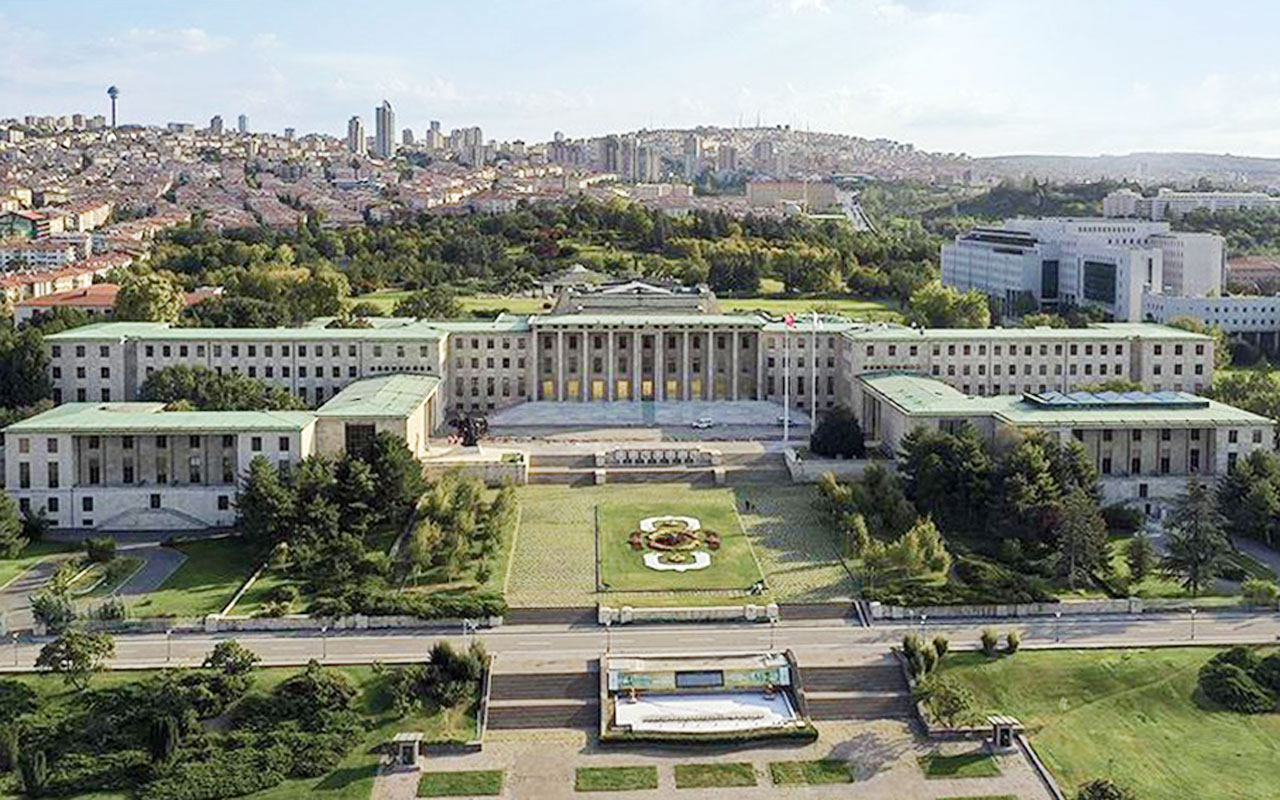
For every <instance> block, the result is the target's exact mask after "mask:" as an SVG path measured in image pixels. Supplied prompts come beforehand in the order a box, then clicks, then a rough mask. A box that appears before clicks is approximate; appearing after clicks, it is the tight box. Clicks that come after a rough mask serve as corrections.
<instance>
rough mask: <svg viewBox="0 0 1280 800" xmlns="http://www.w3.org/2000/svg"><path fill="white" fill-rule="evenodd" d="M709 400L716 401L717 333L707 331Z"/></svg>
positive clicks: (712, 330) (711, 329)
mask: <svg viewBox="0 0 1280 800" xmlns="http://www.w3.org/2000/svg"><path fill="white" fill-rule="evenodd" d="M706 369H707V381H706V383H707V399H708V400H715V399H716V331H715V328H710V329H708V330H707V366H706Z"/></svg>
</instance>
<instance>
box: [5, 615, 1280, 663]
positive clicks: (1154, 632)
mask: <svg viewBox="0 0 1280 800" xmlns="http://www.w3.org/2000/svg"><path fill="white" fill-rule="evenodd" d="M1192 625H1193V623H1192V617H1191V615H1190V614H1168V615H1151V614H1148V615H1141V616H1127V615H1126V616H1096V617H1083V618H1074V619H1067V618H1063V619H1062V620H1061V621H1060V622H1057V621H1055V620H1054V619H1053V618H1038V619H1034V620H966V621H955V622H945V623H934V622H930V623H929V624H928V625H927V626H926V627H925V628H924V629H923V633H924V634H925V635H926V636H933V635H934V634H935V633H939V632H941V633H945V634H946V635H947V636H948V637H949V638H950V640H951V646H952V648H954V649H968V648H974V647H976V646H977V642H978V638H979V636H980V634H981V632H982V630H983V628H986V627H993V628H995V629H997V630H999V631H1000V632H1001V633H1002V634H1003V633H1005V632H1007V631H1010V630H1014V629H1016V630H1018V631H1020V632H1021V633H1022V637H1023V647H1025V648H1036V647H1055V646H1058V647H1061V646H1065V647H1134V646H1144V645H1168V644H1214V645H1226V644H1246V643H1256V644H1262V643H1273V642H1280V614H1276V613H1226V612H1218V613H1207V612H1201V613H1200V614H1198V615H1197V617H1196V619H1195V621H1194V627H1195V630H1194V639H1193V638H1192V635H1193V631H1192ZM908 631H915V632H920V631H921V626H920V625H919V624H918V623H916V624H897V623H885V624H883V625H877V626H876V627H873V628H869V629H868V628H861V627H858V626H856V625H852V624H847V623H843V622H834V621H833V622H828V623H803V622H795V623H779V624H778V625H777V626H775V627H771V626H769V625H767V624H747V623H743V624H732V625H649V626H636V627H631V626H626V627H620V628H614V629H611V630H609V631H607V632H606V630H605V629H603V628H600V627H594V626H592V627H566V626H563V625H555V626H553V625H524V626H509V627H503V628H496V629H492V630H483V631H481V632H480V633H479V634H477V635H478V637H479V638H480V639H481V640H483V642H484V644H485V647H486V648H487V649H488V650H489V652H491V653H494V654H496V655H497V656H498V664H499V669H501V670H503V671H508V670H509V671H519V670H521V669H522V668H525V667H528V668H535V667H536V668H539V669H544V668H546V667H547V665H548V664H554V663H564V664H566V665H574V664H576V665H578V666H579V667H580V665H581V664H582V663H583V662H584V661H585V660H587V659H590V658H593V657H595V656H598V655H599V654H600V653H601V652H603V651H604V650H605V648H606V647H608V648H609V649H611V650H612V651H614V652H632V653H651V654H652V653H705V652H722V651H731V652H732V651H739V652H740V651H759V650H764V649H770V648H786V647H789V648H791V649H793V650H794V651H795V653H796V656H797V658H798V659H799V660H800V663H802V664H840V663H842V662H845V661H850V660H858V659H865V658H866V657H867V656H868V655H869V654H873V653H877V652H884V651H886V650H887V649H888V647H889V646H890V645H891V644H894V643H897V642H899V641H901V639H902V636H903V634H904V633H906V632H908ZM231 638H234V639H237V640H239V641H240V642H241V644H244V645H245V646H247V647H249V648H251V649H252V650H254V651H255V652H257V653H258V654H259V656H261V657H262V663H263V665H282V666H283V665H295V664H303V663H306V662H307V661H308V660H309V659H312V658H316V659H320V660H322V661H325V662H327V663H335V664H336V663H369V662H373V661H384V662H395V661H413V660H419V659H422V658H423V657H424V656H425V654H426V652H427V650H428V649H429V648H430V646H431V644H432V643H433V642H435V641H437V640H439V639H442V638H443V639H447V640H449V641H451V642H452V643H453V644H455V645H459V646H462V645H465V644H466V642H467V641H468V640H467V639H466V638H465V637H463V636H462V633H461V631H460V630H459V629H457V628H448V629H445V628H439V629H430V630H413V631H407V630H406V631H377V632H370V631H341V632H334V633H329V634H328V635H327V636H322V635H319V634H316V633H313V632H309V633H238V634H230V633H228V634H203V633H201V634H181V635H179V634H175V635H173V636H172V637H171V638H170V639H169V640H168V641H166V637H165V636H164V635H163V634H133V635H128V636H119V637H117V638H116V657H115V659H114V660H113V662H112V664H111V665H112V666H113V667H116V668H141V667H160V666H165V665H166V664H168V665H171V666H179V665H195V664H199V663H200V662H201V661H202V660H203V659H204V657H205V655H206V654H207V653H208V652H209V650H210V649H211V648H212V647H213V645H214V644H215V643H217V642H218V641H221V640H223V639H231ZM40 647H41V643H40V642H30V641H25V640H10V641H8V642H4V643H3V644H2V645H0V670H4V671H11V670H14V669H19V670H29V669H31V667H32V664H33V663H34V661H35V658H36V655H37V653H38V652H39V649H40Z"/></svg>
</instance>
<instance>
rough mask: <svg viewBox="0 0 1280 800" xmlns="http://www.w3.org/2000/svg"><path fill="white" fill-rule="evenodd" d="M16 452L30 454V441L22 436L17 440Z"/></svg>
mask: <svg viewBox="0 0 1280 800" xmlns="http://www.w3.org/2000/svg"><path fill="white" fill-rule="evenodd" d="M18 452H19V453H30V452H31V440H30V439H28V438H27V437H25V436H23V437H22V438H20V439H18Z"/></svg>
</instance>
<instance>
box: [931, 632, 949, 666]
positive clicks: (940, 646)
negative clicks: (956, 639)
mask: <svg viewBox="0 0 1280 800" xmlns="http://www.w3.org/2000/svg"><path fill="white" fill-rule="evenodd" d="M949 649H951V642H950V640H948V639H947V637H946V636H944V635H943V634H941V633H939V634H938V635H937V636H934V637H933V650H934V652H935V653H937V654H938V660H939V661H941V660H942V659H944V658H946V657H947V651H948V650H949Z"/></svg>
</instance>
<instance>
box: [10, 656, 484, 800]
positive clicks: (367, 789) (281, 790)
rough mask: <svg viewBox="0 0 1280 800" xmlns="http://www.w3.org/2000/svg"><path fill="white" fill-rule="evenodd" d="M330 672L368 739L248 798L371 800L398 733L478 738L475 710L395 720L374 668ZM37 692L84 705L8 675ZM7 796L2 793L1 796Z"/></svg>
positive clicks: (98, 680) (290, 670) (124, 676)
mask: <svg viewBox="0 0 1280 800" xmlns="http://www.w3.org/2000/svg"><path fill="white" fill-rule="evenodd" d="M326 669H327V670H329V671H330V672H339V673H342V674H344V675H346V676H347V678H349V679H350V680H351V682H352V684H353V685H355V686H356V687H357V689H358V694H357V695H356V709H357V710H358V711H359V712H360V713H361V714H362V715H363V716H364V718H365V719H366V721H367V724H368V729H367V732H366V733H365V735H364V736H363V737H362V738H361V739H360V740H359V741H357V742H354V743H353V744H352V747H351V751H350V752H349V753H348V754H347V756H346V758H344V759H343V760H342V761H341V762H340V763H339V764H338V766H337V768H336V769H334V770H333V771H332V772H330V773H329V774H327V775H323V776H321V777H319V778H293V779H290V780H286V781H284V782H283V783H281V784H279V785H278V786H275V787H274V788H271V789H267V790H266V791H262V792H257V793H255V794H252V795H248V798H249V799H250V800H295V798H299V797H306V798H309V800H310V799H312V798H320V799H321V800H369V797H370V795H371V794H372V792H373V782H374V777H375V776H376V775H377V772H378V761H379V754H378V750H377V748H378V747H380V746H382V745H384V744H386V743H387V742H388V741H390V740H391V737H393V736H394V735H395V734H397V733H402V732H406V731H418V732H421V733H422V734H423V735H424V737H425V738H424V741H427V742H451V743H460V742H465V741H468V740H470V739H471V738H472V737H473V736H474V735H475V725H476V719H475V713H474V709H473V708H471V707H460V708H452V709H446V710H444V711H437V712H434V713H427V712H424V711H422V710H421V709H414V710H412V711H410V712H409V713H408V714H407V715H405V716H404V717H397V716H396V713H395V710H394V709H393V708H392V705H391V698H390V697H389V695H388V694H387V692H386V691H385V690H384V687H383V681H382V679H381V678H380V677H379V676H378V675H376V674H375V673H374V669H373V667H372V666H352V667H326ZM299 671H301V667H270V668H263V669H258V670H255V671H254V673H253V675H254V681H253V691H255V692H269V691H271V689H272V688H274V687H275V686H276V685H277V684H279V683H280V682H281V681H283V680H285V679H286V678H288V677H290V676H292V675H295V674H297V673H298V672H299ZM158 674H160V673H159V671H119V672H105V673H101V674H99V675H95V676H94V677H93V679H92V684H91V685H92V688H95V689H98V688H107V687H111V686H118V685H121V684H124V683H133V682H135V681H140V680H145V679H146V678H149V677H152V676H155V675H158ZM9 677H12V678H16V679H17V680H20V681H22V682H23V683H26V684H27V685H29V686H31V687H32V688H33V689H35V691H36V693H37V694H38V695H39V697H40V699H41V706H42V707H46V708H47V707H49V706H50V705H55V706H56V705H70V704H72V703H78V702H81V700H80V696H79V695H78V694H77V693H76V692H74V691H69V690H68V689H67V686H66V684H64V683H63V682H62V680H61V679H60V678H57V677H56V676H53V675H47V674H30V673H28V674H23V675H12V676H9ZM2 796H3V794H0V797H2ZM124 797H127V795H123V794H117V793H110V792H108V793H101V794H99V793H94V794H84V795H77V796H76V798H75V800H117V798H124Z"/></svg>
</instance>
